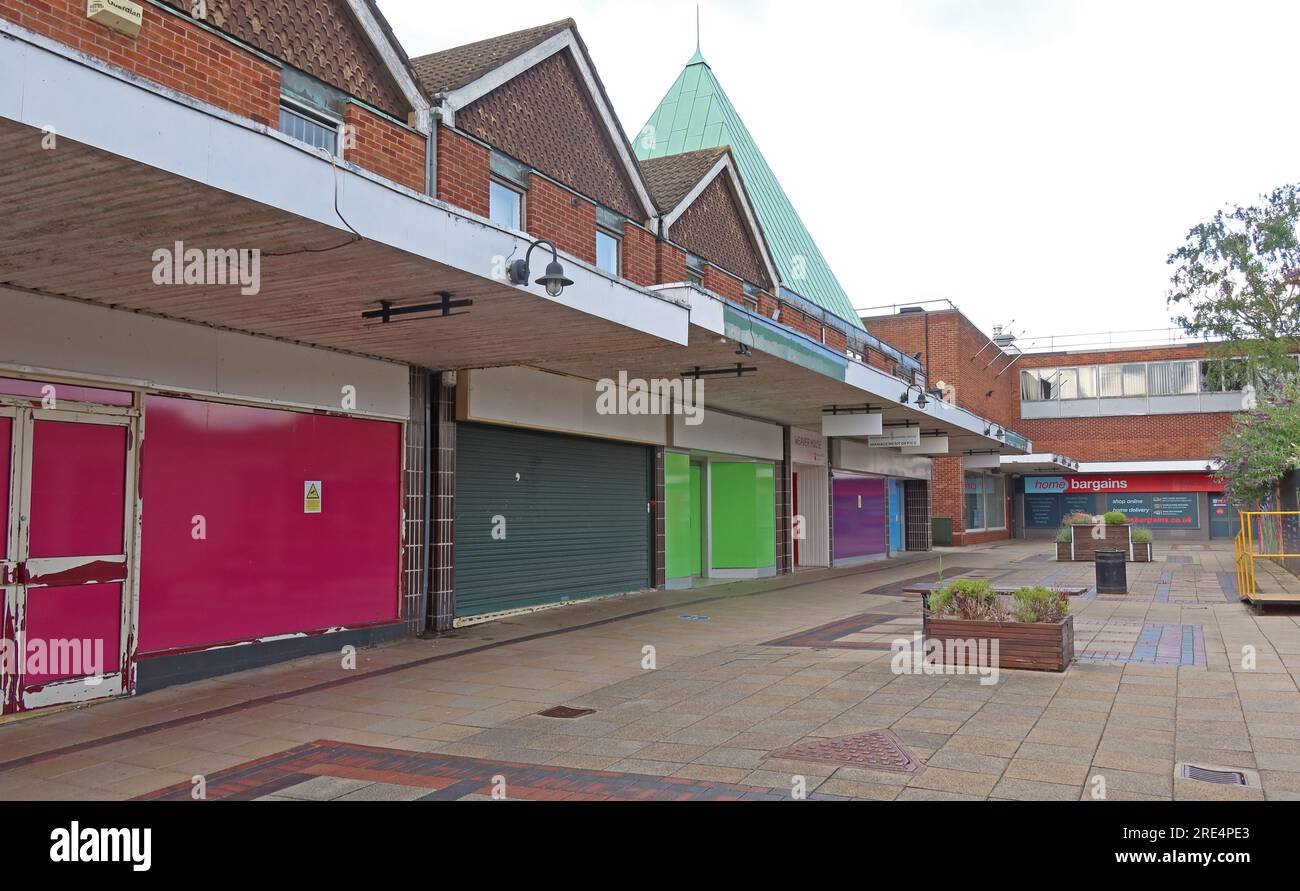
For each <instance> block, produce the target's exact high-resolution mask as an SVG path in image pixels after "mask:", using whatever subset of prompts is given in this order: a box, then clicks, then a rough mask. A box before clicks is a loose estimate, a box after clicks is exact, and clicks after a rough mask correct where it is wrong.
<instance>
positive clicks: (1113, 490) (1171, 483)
mask: <svg viewBox="0 0 1300 891" xmlns="http://www.w3.org/2000/svg"><path fill="white" fill-rule="evenodd" d="M1222 491H1223V483H1221V482H1218V481H1217V480H1215V479H1214V477H1212V476H1210V475H1209V474H1208V473H1134V474H1109V475H1108V474H1097V475H1093V474H1078V475H1076V476H1027V477H1025V494H1026V495H1078V494H1084V493H1102V494H1122V493H1126V492H1144V493H1146V492H1222Z"/></svg>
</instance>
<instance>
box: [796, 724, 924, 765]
mask: <svg viewBox="0 0 1300 891" xmlns="http://www.w3.org/2000/svg"><path fill="white" fill-rule="evenodd" d="M772 757H773V758H789V759H792V760H795V761H820V762H824V763H826V764H843V765H847V766H849V767H865V768H869V769H871V770H892V771H896V772H898V773H916V772H917V771H918V770H920V769H921V764H920V762H919V761H917V760H916V759H915V758H913V757H912V754H911V753H910V752H908V751H907V749H905V748H903V746H902V744H901V743H900V742H899V741H898V737H896V736H894V734H892V733H890V732H889V731H888V730H873V731H872V732H870V733H858V734H855V735H853V736H841V737H839V738H838V739H828V740H822V741H819V742H808V743H800V744H799V745H797V746H793V747H792V748H789V749H782V750H781V751H779V752H773V753H772Z"/></svg>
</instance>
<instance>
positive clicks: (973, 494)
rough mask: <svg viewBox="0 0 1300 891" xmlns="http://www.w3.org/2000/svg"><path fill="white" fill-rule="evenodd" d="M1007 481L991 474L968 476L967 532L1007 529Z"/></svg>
mask: <svg viewBox="0 0 1300 891" xmlns="http://www.w3.org/2000/svg"><path fill="white" fill-rule="evenodd" d="M1006 493H1007V489H1006V479H1005V478H1004V477H1001V476H994V475H993V474H990V473H968V474H966V531H967V532H981V531H984V530H993V529H1005V528H1006V525H1007V500H1006Z"/></svg>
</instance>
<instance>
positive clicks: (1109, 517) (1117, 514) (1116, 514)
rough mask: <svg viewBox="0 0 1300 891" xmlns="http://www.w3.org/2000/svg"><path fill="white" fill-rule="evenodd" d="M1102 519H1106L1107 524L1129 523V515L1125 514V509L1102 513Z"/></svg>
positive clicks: (1120, 524)
mask: <svg viewBox="0 0 1300 891" xmlns="http://www.w3.org/2000/svg"><path fill="white" fill-rule="evenodd" d="M1102 520H1104V521H1105V523H1106V525H1107V526H1123V525H1125V524H1126V523H1128V517H1127V516H1125V515H1124V513H1123V511H1118V510H1112V511H1107V512H1106V513H1105V514H1103V515H1102Z"/></svg>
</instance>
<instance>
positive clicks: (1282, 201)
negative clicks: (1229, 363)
mask: <svg viewBox="0 0 1300 891" xmlns="http://www.w3.org/2000/svg"><path fill="white" fill-rule="evenodd" d="M1298 230H1300V184H1296V185H1288V186H1283V187H1282V188H1280V189H1277V190H1275V191H1274V192H1273V193H1272V194H1270V195H1263V196H1261V199H1260V204H1259V205H1258V206H1255V207H1241V206H1236V207H1231V208H1226V209H1222V210H1220V211H1218V212H1217V213H1216V214H1215V215H1214V216H1213V217H1212V218H1210V219H1209V220H1207V221H1205V222H1203V223H1200V224H1199V225H1197V226H1195V227H1193V228H1192V230H1191V231H1190V232H1188V233H1187V240H1186V242H1185V243H1184V244H1183V246H1182V247H1180V248H1179V249H1178V250H1176V251H1174V252H1173V253H1172V254H1170V255H1169V265H1170V266H1172V267H1174V272H1173V278H1172V283H1171V288H1170V291H1169V305H1170V307H1172V308H1174V309H1175V310H1176V311H1178V312H1179V315H1177V316H1176V318H1175V321H1176V322H1177V323H1178V324H1179V325H1180V326H1181V327H1182V328H1183V330H1185V331H1186V332H1187V333H1188V334H1191V335H1193V336H1195V337H1203V338H1208V339H1214V340H1221V341H1223V345H1222V349H1221V353H1222V354H1223V355H1236V356H1243V357H1245V358H1246V359H1247V361H1248V362H1249V363H1250V366H1251V372H1252V375H1253V376H1254V377H1256V378H1257V379H1261V380H1263V381H1264V382H1265V383H1266V384H1273V385H1280V384H1281V383H1282V381H1283V379H1284V378H1285V377H1286V376H1288V375H1287V373H1294V372H1295V371H1296V367H1297V366H1296V359H1295V356H1294V353H1295V352H1296V351H1297V350H1300V231H1298ZM1269 389H1273V387H1272V386H1270V387H1269Z"/></svg>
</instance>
